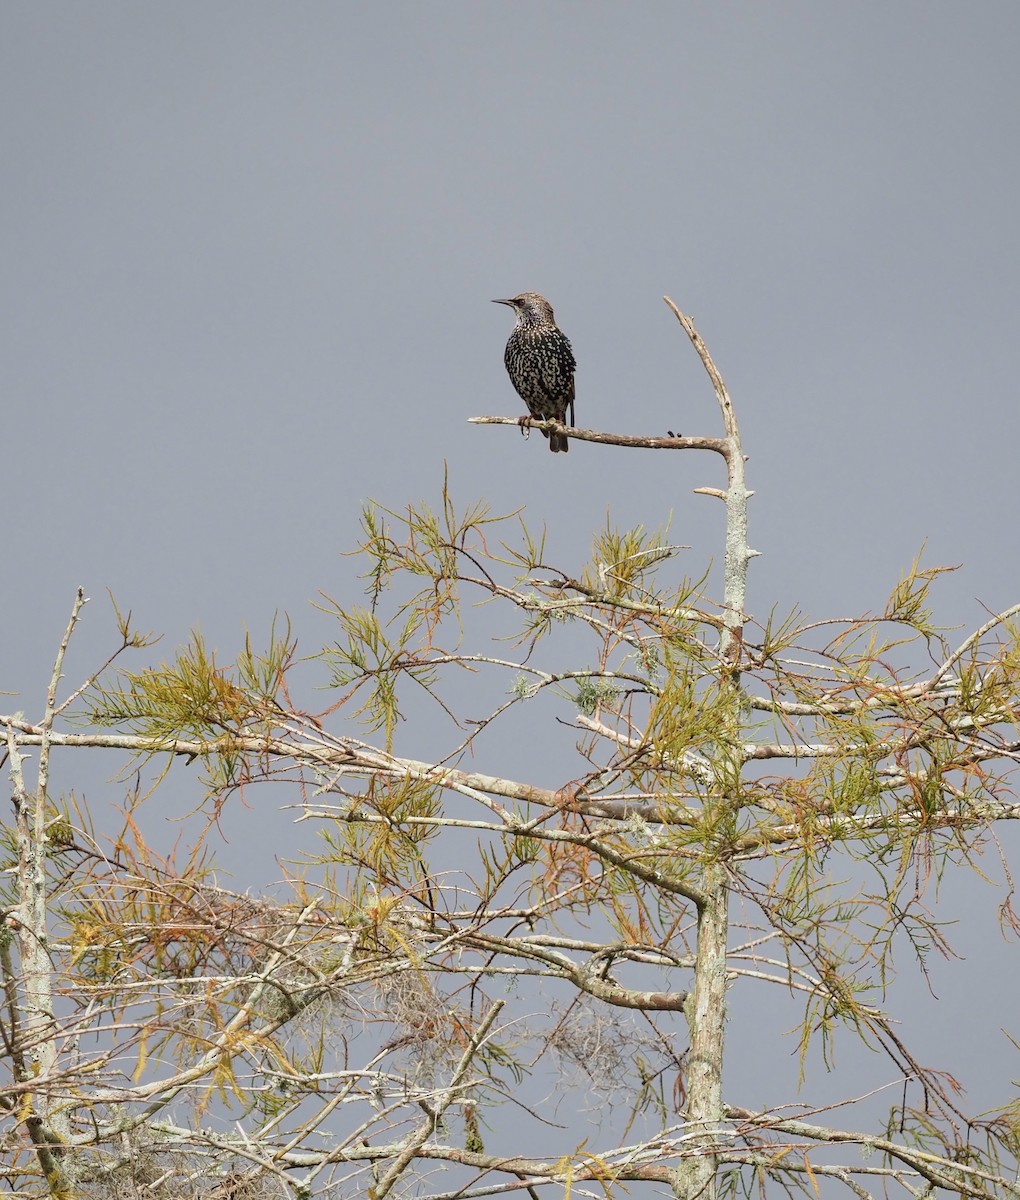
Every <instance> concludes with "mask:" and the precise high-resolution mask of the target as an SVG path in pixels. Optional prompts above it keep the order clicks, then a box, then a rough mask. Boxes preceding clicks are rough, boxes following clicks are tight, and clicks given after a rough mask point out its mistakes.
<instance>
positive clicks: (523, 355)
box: [493, 292, 577, 454]
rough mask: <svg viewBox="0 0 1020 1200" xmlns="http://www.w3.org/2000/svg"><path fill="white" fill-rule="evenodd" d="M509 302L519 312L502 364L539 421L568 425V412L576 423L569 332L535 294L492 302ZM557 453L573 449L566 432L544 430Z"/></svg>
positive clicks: (572, 357) (529, 409)
mask: <svg viewBox="0 0 1020 1200" xmlns="http://www.w3.org/2000/svg"><path fill="white" fill-rule="evenodd" d="M493 303H494V304H507V305H509V306H510V307H511V308H512V309H513V310H514V312H515V313H516V314H517V324H516V325H515V326H514V329H513V333H511V334H510V340H509V341H508V342H507V344H506V352H505V353H504V355H503V362H504V363H505V364H506V369H507V374H508V375H509V376H510V382H511V383H512V384H513V385H514V387H515V388H516V389H517V394H518V395H519V396H520V398H521V399H522V400H523V401H524V403H525V404H526V405H527V406H528V412H529V413H531V415H532V416H533V417H534V418H535V419H536V420H538V421H559V423H560V424H561V425H566V424H567V423H568V422H567V410H568V409H569V410H570V422H569V424H571V425H573V423H574V370H575V368H576V366H577V364H576V363H575V362H574V352H573V350H572V349H571V348H570V342H569V341H568V339H567V335H566V334H565V333H564V332H563V331H562V330H561V329H559V328H558V327H557V325H556V322H555V321H554V320H553V310H552V305H551V304H550V303H549V301H548V300H546V299H545V297H544V296H540V295H539V294H538V293H537V292H521V294H520V295H519V296H514V297H513V299H512V300H494V301H493ZM546 437H548V438H549V449H550V450H552V451H553V453H554V454H555V453H557V452H559V451H561V450H562V451H563V452H564V453H566V451H567V450H569V449H570V441H569V439H568V438H567V436H566V434H563V433H553V434H546Z"/></svg>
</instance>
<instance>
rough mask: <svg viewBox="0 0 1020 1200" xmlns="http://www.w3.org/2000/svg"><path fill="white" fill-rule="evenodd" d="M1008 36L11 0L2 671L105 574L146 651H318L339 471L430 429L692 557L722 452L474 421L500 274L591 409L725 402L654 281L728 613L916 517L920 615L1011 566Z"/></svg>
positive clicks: (971, 12)
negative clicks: (201, 642)
mask: <svg viewBox="0 0 1020 1200" xmlns="http://www.w3.org/2000/svg"><path fill="white" fill-rule="evenodd" d="M1018 45H1020V7H1018V6H1017V5H1016V4H1015V3H1012V2H1011V3H992V2H987V0H986V2H983V3H981V4H979V5H974V4H962V3H959V4H947V3H940V2H931V0H928V2H925V3H920V2H917V3H892V4H891V3H888V0H882V2H881V3H860V2H858V3H854V4H836V3H818V2H817V0H811V2H809V3H799V4H798V3H782V4H758V3H754V4H751V3H747V4H725V3H724V4H707V3H706V4H677V3H643V4H605V3H597V2H585V3H558V4H555V5H549V4H533V3H515V4H495V3H471V4H467V3H463V4H427V5H423V4H417V3H407V4H396V3H379V4H361V5H354V4H341V3H328V4H327V3H315V2H306V3H303V4H301V5H289V4H267V3H261V2H259V0H243V2H237V3H225V2H224V3H216V4H208V3H206V2H204V0H203V2H201V3H191V2H187V0H183V2H182V0H174V3H172V4H145V5H139V4H134V3H110V2H106V0H99V2H95V3H91V4H88V5H70V4H48V5H41V4H32V3H15V2H13V0H11V2H8V3H6V4H4V5H3V6H2V7H0V112H2V114H3V116H2V118H0V119H2V127H0V139H2V140H0V151H2V161H3V164H4V186H3V201H2V203H3V211H4V220H3V222H2V229H0V237H2V239H3V243H2V259H3V271H2V287H3V317H2V322H0V329H2V334H0V337H2V355H0V372H2V384H3V392H4V397H5V417H6V419H5V425H4V434H5V436H4V446H5V451H6V452H5V454H4V474H3V493H4V510H5V515H6V523H7V529H8V539H7V541H8V553H7V557H6V566H5V569H4V572H3V579H4V586H3V607H4V621H3V632H2V634H0V638H2V643H0V662H2V664H3V668H4V670H3V678H2V680H0V687H3V688H5V689H8V690H12V691H17V692H19V693H20V694H21V699H13V700H11V701H10V707H12V708H13V707H17V706H19V705H24V706H25V707H26V709H27V710H28V713H29V715H30V716H36V715H38V712H37V706H38V704H39V700H40V697H41V696H42V694H43V691H44V687H45V682H46V680H47V678H48V673H49V668H50V663H51V662H52V656H53V652H54V649H55V647H56V644H57V641H58V640H59V636H60V634H61V632H62V631H63V628H64V625H65V623H66V620H67V614H68V611H69V609H70V604H71V600H72V596H73V591H74V588H75V586H76V585H77V584H79V583H82V584H84V585H85V586H86V588H87V590H88V593H89V594H90V595H91V596H92V597H93V604H92V606H91V607H90V610H89V613H88V619H87V624H86V628H85V630H84V631H83V633H82V634H81V635H80V637H79V638H78V641H77V643H76V646H75V648H74V652H73V655H72V659H71V663H70V665H69V668H68V677H69V680H70V681H75V680H76V679H77V678H78V677H79V676H80V675H81V674H83V673H84V672H85V671H86V670H88V669H89V668H91V667H92V666H94V665H95V664H96V663H97V661H98V660H99V658H100V657H101V655H102V653H103V652H104V651H105V650H106V649H107V648H108V647H109V645H110V642H111V640H112V638H113V625H112V620H111V619H110V617H109V606H108V603H107V601H106V599H105V596H104V592H105V589H107V588H109V589H111V590H112V591H113V593H114V594H115V596H116V598H117V600H118V602H119V603H120V604H121V606H122V607H123V608H125V609H127V608H130V609H132V610H133V612H134V614H135V616H136V619H137V621H138V623H139V624H140V625H141V626H142V627H143V628H146V629H155V630H159V631H161V632H163V633H164V634H165V635H166V637H165V640H164V643H163V645H162V646H161V647H160V648H159V651H158V652H157V653H156V655H155V656H156V657H162V656H163V655H164V654H169V653H172V649H173V647H174V646H175V645H176V644H178V643H179V642H180V641H182V640H183V639H184V638H185V637H186V636H187V633H188V630H189V629H190V628H191V627H193V626H194V625H196V624H197V625H199V626H200V627H201V628H202V630H203V631H204V632H205V633H206V635H207V637H208V638H209V640H210V642H211V643H212V644H213V645H214V646H216V647H217V648H218V649H219V651H220V652H221V654H222V655H223V656H224V657H227V658H229V657H232V656H233V655H234V654H235V653H236V651H237V650H238V649H239V647H240V645H241V643H242V639H243V633H244V627H245V626H246V625H247V626H248V627H249V628H251V630H252V631H253V633H254V635H255V637H256V639H259V638H264V636H265V634H266V632H267V630H268V628H269V624H270V621H271V618H272V614H273V613H274V611H276V610H285V611H287V612H289V614H290V615H291V618H292V620H293V622H294V626H295V630H296V632H297V633H298V635H299V637H300V638H301V642H302V648H303V649H304V650H305V651H306V652H311V651H312V650H314V649H315V648H316V646H317V645H319V644H320V643H321V641H322V640H323V639H325V638H328V637H329V636H330V633H331V629H330V626H329V624H328V622H327V621H326V619H325V618H324V617H323V616H321V615H320V614H317V613H315V612H314V611H313V610H312V609H311V608H310V606H309V601H311V600H313V599H314V598H315V596H316V595H317V593H318V591H319V590H320V589H322V590H324V591H326V592H329V593H331V594H333V595H336V596H337V597H339V598H342V599H347V600H353V599H356V598H357V597H358V596H359V594H360V587H361V585H360V584H359V583H357V582H356V581H355V578H354V576H355V571H356V564H355V563H354V562H353V561H352V560H350V559H345V558H341V557H340V553H341V552H342V551H345V550H348V549H350V548H351V546H352V545H353V543H354V540H355V537H356V535H357V521H358V513H359V507H360V504H361V502H362V500H363V499H364V498H366V497H369V496H372V497H375V498H377V499H379V500H381V501H383V502H385V503H387V504H389V505H392V506H396V507H402V506H403V505H404V504H405V503H407V502H408V501H413V500H417V499H419V498H428V499H430V500H431V501H433V502H434V501H435V500H436V499H437V498H438V494H439V487H440V484H441V481H442V473H443V463H444V460H445V461H447V462H448V463H449V469H450V478H451V483H452V487H453V491H454V494H455V496H456V498H457V499H458V500H459V502H460V504H461V505H466V504H467V503H468V502H469V501H472V500H474V499H476V498H478V497H480V496H484V497H486V498H487V499H488V501H489V502H490V503H491V505H492V507H493V509H494V510H497V511H500V510H503V511H506V510H510V509H514V508H517V507H518V506H519V505H521V504H522V503H525V502H526V503H527V506H528V509H527V512H528V517H529V519H530V521H531V522H532V523H533V524H534V525H535V526H540V525H541V524H542V523H543V522H544V523H546V524H547V525H548V527H549V531H550V543H549V544H550V553H549V557H550V559H551V560H552V561H555V562H559V563H561V564H562V565H564V566H565V567H567V568H568V569H569V568H572V567H575V566H577V565H578V564H579V563H580V562H581V561H582V560H583V558H584V556H585V554H586V553H587V549H588V546H589V544H590V537H591V533H592V531H594V530H595V529H596V528H598V527H600V526H602V525H603V524H604V522H605V519H606V514H607V511H608V512H611V514H612V518H613V520H614V521H615V522H616V523H617V524H619V525H620V526H627V525H631V524H634V523H638V522H640V523H643V524H644V525H646V526H651V527H654V526H657V525H659V524H661V523H662V521H663V520H664V519H666V518H667V517H668V516H669V514H670V513H672V518H673V528H672V533H673V537H674V539H675V540H676V541H680V542H684V543H687V544H689V545H690V546H691V550H690V552H689V555H688V556H687V558H686V559H685V561H684V564H683V566H684V569H685V570H687V571H689V572H690V573H691V574H695V575H697V574H699V573H700V571H701V569H702V568H703V566H704V564H705V563H706V561H707V560H708V559H709V558H715V559H718V558H719V556H720V554H721V541H720V532H721V529H722V511H721V506H719V505H718V503H717V502H715V501H712V500H710V499H706V498H704V497H700V496H694V495H692V488H694V487H697V486H699V485H712V484H714V485H719V484H720V482H721V473H720V467H719V465H718V464H717V463H716V462H715V461H714V459H713V458H711V457H709V456H699V455H695V454H674V453H662V454H651V453H649V452H639V451H621V450H613V449H610V448H606V447H598V446H593V445H586V444H579V443H576V442H575V443H574V444H573V445H572V448H571V453H570V454H569V456H563V455H559V456H557V457H556V458H555V459H554V458H553V457H552V456H551V455H550V454H549V453H548V451H547V449H546V447H545V444H544V442H542V440H541V439H540V438H539V437H538V436H537V435H533V436H532V438H531V439H530V441H528V442H525V441H524V439H522V438H521V437H520V435H519V434H518V433H517V431H516V430H513V429H507V428H479V427H474V426H470V425H468V424H467V423H466V419H467V417H469V416H471V415H473V414H482V413H508V414H512V415H518V414H519V413H520V412H522V411H523V408H522V406H521V403H520V401H519V400H518V398H517V396H516V395H515V393H514V392H513V390H512V388H511V386H510V384H509V382H508V381H507V379H506V376H505V373H504V370H503V365H502V351H503V345H504V343H505V341H506V337H507V335H508V333H509V330H510V325H511V320H512V318H511V314H510V313H509V312H508V310H506V309H503V308H497V307H495V306H494V305H492V304H490V303H489V301H490V300H491V299H492V298H493V297H497V296H507V295H512V294H514V293H515V292H518V291H522V290H536V291H540V292H542V293H544V294H545V295H547V296H548V297H549V298H550V299H551V301H552V302H553V304H554V305H555V308H556V313H557V317H558V319H559V321H560V324H561V325H562V327H563V328H564V329H565V330H566V332H567V333H568V334H569V335H570V337H571V339H572V341H573V345H574V350H575V353H576V356H577V359H578V364H579V367H578V376H577V392H578V399H577V419H578V423H579V424H581V425H584V426H588V427H595V428H601V429H608V430H615V431H618V432H623V433H632V434H662V433H665V431H666V430H667V428H671V429H674V430H679V431H682V432H683V433H688V434H716V433H718V432H720V429H719V417H718V412H717V409H716V407H715V403H714V400H713V398H712V395H711V391H710V389H709V386H708V384H707V381H706V380H705V378H704V376H703V374H702V373H701V370H700V367H699V365H698V363H697V361H696V359H695V356H694V354H693V352H692V351H691V349H690V347H689V345H688V344H687V341H686V339H685V337H684V336H683V334H682V331H681V330H680V329H679V327H678V326H677V325H676V323H675V321H674V319H673V318H672V316H671V315H670V314H669V312H668V310H667V309H666V308H665V306H664V305H663V304H662V302H661V300H660V297H661V295H662V294H663V293H664V292H668V293H669V294H670V295H672V297H673V298H674V299H675V300H676V301H677V303H678V304H679V305H680V307H681V308H682V309H684V310H685V311H687V312H691V313H693V314H694V316H695V319H696V321H697V323H698V325H699V328H700V331H701V333H702V335H703V336H704V337H705V339H706V340H707V342H708V345H709V347H710V349H711V351H712V353H713V355H714V356H715V359H716V361H717V363H718V365H719V367H720V369H721V370H722V372H723V375H724V377H725V379H726V381H727V383H728V385H729V388H730V391H731V394H732V396H733V400H734V404H735V406H736V410H737V414H738V417H739V419H740V421H741V425H742V431H743V437H744V446H745V450H746V452H747V453H748V454H749V455H750V462H749V465H748V480H749V485H750V486H751V487H752V488H754V489H755V491H756V497H755V499H754V501H753V502H752V504H753V507H752V513H751V540H752V544H753V545H754V546H755V547H757V548H758V549H759V550H761V551H762V557H761V558H758V559H756V560H755V561H754V563H753V564H752V576H751V592H750V602H751V609H752V611H753V613H754V614H755V616H757V617H759V618H764V617H766V616H767V614H768V611H769V610H770V609H771V608H772V606H773V605H776V606H777V607H778V608H779V609H781V610H788V609H789V608H790V607H792V606H793V605H795V604H797V605H799V606H800V607H801V608H802V609H803V610H804V612H805V613H806V614H807V615H809V616H813V617H825V616H832V615H849V614H851V613H854V612H857V611H860V610H864V609H875V608H878V607H880V606H881V605H882V604H883V603H884V600H885V598H886V596H887V594H888V592H889V589H890V588H891V586H892V585H893V584H894V583H895V582H896V580H897V579H898V578H899V576H900V573H901V572H902V571H903V570H904V569H905V568H906V567H907V566H908V565H909V563H910V561H911V559H912V557H913V555H914V554H915V553H916V551H917V550H918V549H919V547H920V545H921V543H922V542H923V541H925V540H927V546H928V548H927V553H926V561H927V562H928V563H929V565H933V564H943V563H963V564H964V567H963V569H962V570H961V571H959V572H958V573H957V574H956V575H955V576H953V577H952V578H951V579H950V580H949V581H948V582H947V583H946V584H944V585H943V588H942V590H941V592H939V593H938V595H939V597H940V602H939V605H938V615H939V616H940V617H942V618H943V619H944V620H945V622H946V623H947V624H948V623H959V622H967V623H969V624H973V623H975V622H976V621H978V620H980V619H981V617H982V616H983V613H984V609H983V608H982V605H987V606H990V607H992V608H1002V607H1004V606H1006V605H1007V604H1010V603H1013V602H1016V601H1017V600H1018V599H1020V580H1018V572H1017V569H1016V552H1015V542H1016V534H1015V530H1014V525H1015V519H1016V504H1017V482H1016V469H1015V465H1014V461H1015V457H1016V453H1017V445H1018V441H1020V418H1018V407H1017V400H1016V386H1015V366H1014V359H1015V345H1016V328H1017V324H1018V317H1020V262H1018V245H1020V238H1018V234H1017V213H1018V212H1020V196H1018V191H1020V154H1018V149H1017V147H1018V144H1020V139H1018V132H1020V130H1018V124H1020V94H1018V93H1020V84H1018V76H1017V71H1016V55H1017V48H1018ZM136 665H141V663H140V662H137V660H136ZM536 782H546V781H544V780H536ZM72 783H73V779H66V778H65V779H64V780H62V781H61V786H71V784H72ZM111 796H112V797H113V798H115V796H116V787H114V788H113V789H112V791H111ZM184 807H187V805H186V804H185V805H184ZM264 849H265V854H266V856H267V859H269V858H271V855H272V851H273V847H272V846H267V847H265V848H264ZM237 882H239V883H240V884H242V885H243V884H244V882H245V881H244V880H238V881H237Z"/></svg>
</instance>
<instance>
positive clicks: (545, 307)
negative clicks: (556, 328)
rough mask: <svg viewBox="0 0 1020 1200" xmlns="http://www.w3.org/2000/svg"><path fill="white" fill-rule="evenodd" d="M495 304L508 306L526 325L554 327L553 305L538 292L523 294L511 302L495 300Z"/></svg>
mask: <svg viewBox="0 0 1020 1200" xmlns="http://www.w3.org/2000/svg"><path fill="white" fill-rule="evenodd" d="M492 303H493V304H507V305H509V306H510V308H512V309H513V310H514V312H515V313H516V314H517V320H518V321H520V322H521V323H522V324H524V325H554V324H555V321H554V320H553V310H552V305H551V304H550V303H549V301H548V300H546V298H545V297H544V296H540V295H539V294H538V292H521V294H520V295H519V296H513V297H512V298H511V299H509V300H493V302H492Z"/></svg>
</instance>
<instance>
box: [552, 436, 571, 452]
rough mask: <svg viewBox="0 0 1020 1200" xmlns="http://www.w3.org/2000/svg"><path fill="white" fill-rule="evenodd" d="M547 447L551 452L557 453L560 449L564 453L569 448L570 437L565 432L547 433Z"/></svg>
mask: <svg viewBox="0 0 1020 1200" xmlns="http://www.w3.org/2000/svg"><path fill="white" fill-rule="evenodd" d="M549 449H550V450H551V451H552V452H553V454H559V452H560V451H561V450H562V451H563V453H564V454H566V452H567V451H568V450H569V449H570V438H568V437H567V435H566V434H565V433H550V434H549Z"/></svg>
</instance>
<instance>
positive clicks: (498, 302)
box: [492, 300, 514, 308]
mask: <svg viewBox="0 0 1020 1200" xmlns="http://www.w3.org/2000/svg"><path fill="white" fill-rule="evenodd" d="M492 303H493V304H509V305H510V307H511V308H513V306H514V302H513V301H512V300H493V302H492Z"/></svg>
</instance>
